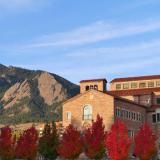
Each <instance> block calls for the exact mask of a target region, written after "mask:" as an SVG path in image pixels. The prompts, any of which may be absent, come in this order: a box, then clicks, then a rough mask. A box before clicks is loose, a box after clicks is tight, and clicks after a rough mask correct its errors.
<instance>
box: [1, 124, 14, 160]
mask: <svg viewBox="0 0 160 160" xmlns="http://www.w3.org/2000/svg"><path fill="white" fill-rule="evenodd" d="M14 147H15V138H13V136H12V130H11V128H9V127H8V126H7V127H3V128H1V134H0V157H1V159H2V160H8V159H13V158H14Z"/></svg>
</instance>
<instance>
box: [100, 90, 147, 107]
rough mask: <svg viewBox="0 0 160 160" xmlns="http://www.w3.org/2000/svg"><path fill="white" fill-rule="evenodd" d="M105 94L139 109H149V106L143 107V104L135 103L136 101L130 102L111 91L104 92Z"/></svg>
mask: <svg viewBox="0 0 160 160" xmlns="http://www.w3.org/2000/svg"><path fill="white" fill-rule="evenodd" d="M103 93H105V94H108V95H110V96H112V97H114V98H116V99H119V100H121V101H124V102H128V103H132V104H135V105H138V106H139V107H143V108H145V109H146V108H147V106H145V105H143V104H139V103H137V102H135V101H132V100H129V99H126V98H123V97H120V96H117V95H116V94H113V93H111V92H110V91H106V92H103Z"/></svg>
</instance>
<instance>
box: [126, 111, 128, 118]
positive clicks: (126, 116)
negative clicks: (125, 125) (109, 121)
mask: <svg viewBox="0 0 160 160" xmlns="http://www.w3.org/2000/svg"><path fill="white" fill-rule="evenodd" d="M125 118H127V119H128V111H127V110H126V116H125Z"/></svg>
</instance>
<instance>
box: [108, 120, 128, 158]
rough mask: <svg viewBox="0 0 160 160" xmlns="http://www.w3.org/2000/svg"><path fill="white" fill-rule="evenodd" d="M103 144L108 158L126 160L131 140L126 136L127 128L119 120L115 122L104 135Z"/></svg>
mask: <svg viewBox="0 0 160 160" xmlns="http://www.w3.org/2000/svg"><path fill="white" fill-rule="evenodd" d="M105 144H106V147H107V151H108V156H109V157H110V158H111V159H112V160H127V159H128V157H129V150H130V145H131V140H130V138H129V136H128V131H127V128H126V127H125V125H124V123H123V122H122V121H121V120H116V121H115V123H114V124H113V125H112V128H111V131H110V132H108V133H107V134H106V140H105Z"/></svg>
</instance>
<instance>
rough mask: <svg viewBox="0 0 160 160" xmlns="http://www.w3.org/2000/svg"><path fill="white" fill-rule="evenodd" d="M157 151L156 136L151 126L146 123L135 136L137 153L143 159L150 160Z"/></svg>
mask: <svg viewBox="0 0 160 160" xmlns="http://www.w3.org/2000/svg"><path fill="white" fill-rule="evenodd" d="M156 151H157V149H156V136H155V135H154V134H153V132H152V129H151V128H150V126H149V125H148V124H147V123H145V124H143V125H142V126H141V127H140V130H139V132H138V133H137V135H136V136H135V154H136V155H137V156H138V157H139V158H140V159H141V160H150V159H151V158H152V156H154V155H155V154H156Z"/></svg>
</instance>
